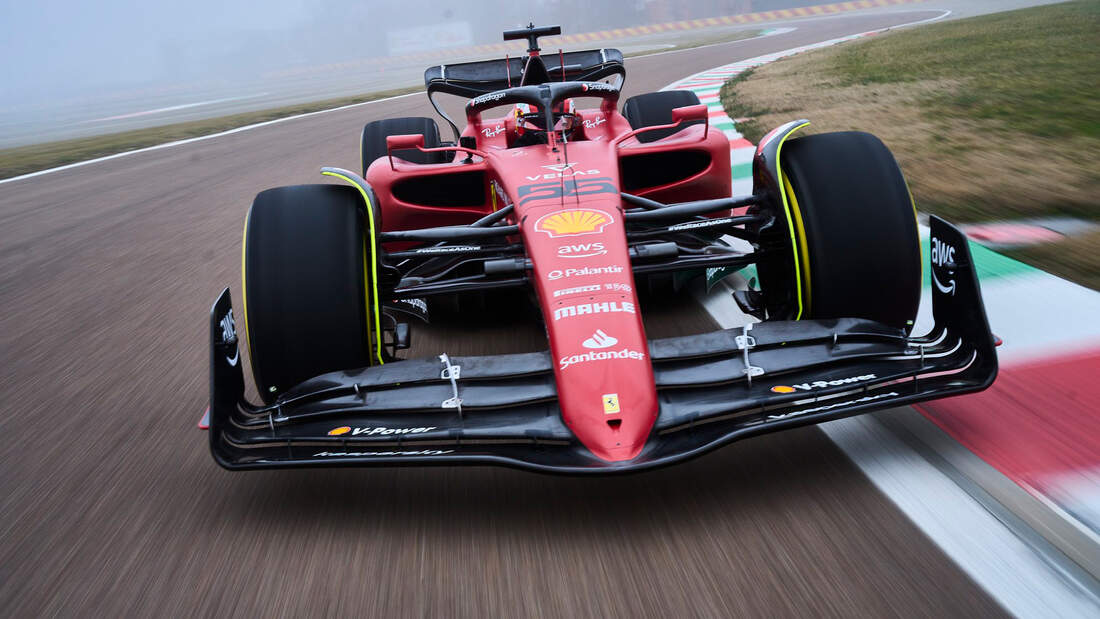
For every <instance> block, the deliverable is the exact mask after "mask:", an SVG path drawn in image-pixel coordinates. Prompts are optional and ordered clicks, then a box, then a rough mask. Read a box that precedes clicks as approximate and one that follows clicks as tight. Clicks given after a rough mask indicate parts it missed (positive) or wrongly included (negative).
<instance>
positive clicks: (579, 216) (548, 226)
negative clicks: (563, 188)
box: [535, 208, 615, 238]
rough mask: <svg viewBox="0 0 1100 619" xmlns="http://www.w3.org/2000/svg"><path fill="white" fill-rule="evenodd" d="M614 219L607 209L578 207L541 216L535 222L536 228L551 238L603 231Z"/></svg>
mask: <svg viewBox="0 0 1100 619" xmlns="http://www.w3.org/2000/svg"><path fill="white" fill-rule="evenodd" d="M614 221H615V220H614V219H613V218H612V217H611V215H610V214H608V213H607V212H606V211H601V210H599V209H593V208H576V209H570V210H567V211H558V212H556V213H549V214H547V215H543V216H542V217H539V219H538V221H536V222H535V230H538V231H539V232H545V233H546V234H548V235H550V237H551V238H555V237H559V236H580V235H582V234H598V233H600V232H603V229H604V226H606V225H607V224H609V223H612V222H614Z"/></svg>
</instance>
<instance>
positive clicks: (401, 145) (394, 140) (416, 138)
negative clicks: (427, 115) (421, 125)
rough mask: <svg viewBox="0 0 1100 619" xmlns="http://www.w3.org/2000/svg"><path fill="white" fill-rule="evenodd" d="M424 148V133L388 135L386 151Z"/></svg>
mask: <svg viewBox="0 0 1100 619" xmlns="http://www.w3.org/2000/svg"><path fill="white" fill-rule="evenodd" d="M416 148H424V135H423V134H420V133H416V134H412V135H388V136H386V151H387V152H389V151H394V150H411V149H416Z"/></svg>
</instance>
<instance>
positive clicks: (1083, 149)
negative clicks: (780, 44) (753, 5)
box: [722, 0, 1100, 289]
mask: <svg viewBox="0 0 1100 619" xmlns="http://www.w3.org/2000/svg"><path fill="white" fill-rule="evenodd" d="M1098 89H1100V1H1097V0H1085V1H1078V2H1070V3H1064V4H1058V5H1052V6H1047V7H1039V8H1033V9H1024V10H1019V11H1012V12H1006V13H999V14H995V15H989V16H983V17H975V18H971V19H965V20H959V21H952V22H946V23H942V24H933V25H930V26H926V27H923V28H919V29H913V30H904V31H898V32H894V33H889V34H885V35H881V36H876V37H872V38H869V39H865V40H861V41H857V42H853V43H848V44H845V45H841V46H837V47H832V48H826V49H823V50H819V51H815V52H812V53H806V54H801V55H798V56H793V57H790V58H787V59H784V60H781V61H779V62H775V63H771V64H769V65H766V66H764V67H761V68H760V69H757V70H755V71H751V72H746V73H742V74H741V75H740V76H738V77H737V78H735V79H734V80H732V81H731V82H730V83H729V84H727V85H726V87H725V88H724V89H723V92H722V99H723V102H724V104H725V107H726V111H727V113H728V114H729V115H730V117H731V118H734V119H737V120H738V123H737V128H738V131H740V132H741V133H743V134H744V135H745V137H747V138H748V139H749V140H752V141H754V142H755V141H757V140H759V138H760V137H761V136H762V135H763V134H764V133H765V132H766V131H767V130H768V129H770V128H772V127H775V126H778V125H779V124H782V123H783V122H786V121H788V120H791V119H795V118H808V119H810V120H812V121H813V125H811V127H809V128H807V129H806V130H804V131H807V132H824V131H849V130H862V131H870V132H872V133H874V134H876V135H878V136H879V137H880V138H882V140H883V141H884V142H886V144H887V145H888V146H889V147H890V149H891V150H892V151H893V152H894V154H895V156H896V157H897V159H898V162H899V163H900V164H901V167H902V169H903V170H904V171H905V174H906V177H907V178H908V179H909V183H910V186H911V188H912V191H913V195H914V198H915V199H916V202H917V206H918V208H919V209H920V210H921V211H924V212H930V213H936V214H939V215H943V216H945V217H947V218H949V219H951V220H954V221H960V222H975V221H989V220H1001V219H1015V218H1024V217H1041V216H1072V217H1078V218H1083V219H1087V220H1091V221H1097V220H1098V219H1100V200H1098V198H1097V195H1098V193H1100V168H1098V166H1097V161H1100V100H1098V99H1097V97H1096V92H1097V91H1098ZM1008 253H1009V254H1010V255H1013V256H1014V257H1016V258H1019V259H1021V260H1024V261H1025V262H1029V263H1031V264H1034V265H1035V266H1038V267H1039V268H1041V269H1043V270H1046V271H1049V272H1051V273H1054V274H1056V275H1059V276H1062V277H1066V278H1068V279H1072V280H1074V281H1076V282H1078V283H1081V284H1084V285H1087V286H1090V287H1092V288H1094V289H1100V230H1093V231H1092V232H1091V233H1088V234H1085V235H1082V236H1076V237H1070V238H1067V239H1065V240H1063V241H1060V242H1055V243H1048V244H1044V245H1038V246H1033V247H1029V248H1026V249H1019V250H1010V251H1009V252H1008Z"/></svg>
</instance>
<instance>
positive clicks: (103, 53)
mask: <svg viewBox="0 0 1100 619" xmlns="http://www.w3.org/2000/svg"><path fill="white" fill-rule="evenodd" d="M0 2H2V4H0V29H2V36H0V54H2V55H3V58H4V63H3V64H2V65H0V80H2V82H0V83H2V84H3V88H0V147H6V146H13V145H17V144H25V143H31V142H38V141H46V140H50V139H59V138H62V137H72V136H78V135H91V134H95V133H103V132H107V131H117V130H122V129H128V128H134V127H137V126H149V125H152V124H158V123H166V122H178V121H180V120H188V119H193V118H197V117H202V116H207V117H209V116H212V115H220V114H222V113H235V112H239V111H245V110H247V109H261V108H266V107H274V106H277V105H284V104H287V103H291V102H301V101H307V100H316V99H323V98H329V97H334V96H343V95H349V94H358V93H362V92H369V91H372V90H381V89H385V88H392V87H401V86H410V85H414V84H415V83H416V82H417V81H418V79H419V75H420V74H421V72H422V70H423V68H424V67H426V66H428V65H430V64H436V63H438V62H440V60H433V59H431V58H430V56H431V55H432V54H433V53H439V52H440V51H442V50H445V49H448V48H455V47H465V46H469V45H478V44H484V43H498V42H500V41H501V32H502V31H503V30H506V29H513V28H519V27H523V26H525V25H526V24H527V23H528V22H529V21H534V22H535V24H536V25H546V24H561V26H562V30H563V33H565V34H570V33H582V32H591V31H596V30H604V29H610V28H623V27H628V26H634V25H641V24H652V23H661V22H667V21H676V20H683V19H694V18H700V17H713V16H720V15H733V14H738V13H745V12H752V11H761V10H770V9H775V8H785V7H792V6H806V5H811V4H817V3H819V2H815V1H813V0H689V1H685V0H518V1H516V0H512V1H500V0H488V1H482V2H470V1H469V0H402V1H399V2H398V1H387V0H366V1H361V2H351V3H349V2H346V1H337V0H268V1H267V2H264V3H262V4H260V3H252V2H249V3H243V2H234V1H232V0H229V1H217V0H189V1H187V2H177V3H164V2H161V3H151V2H139V1H137V0H101V1H99V2H95V3H82V2H72V1H70V2H64V1H57V0H40V1H38V2H16V1H14V0H0ZM618 44H619V42H618V41H610V42H603V43H602V45H604V46H617V45H618ZM599 46H601V43H591V44H589V45H583V46H581V47H599ZM483 55H484V54H482V56H483ZM395 56H396V57H398V60H400V59H407V62H405V63H404V64H402V63H401V62H397V63H394V62H390V61H386V62H382V61H381V59H383V58H387V57H390V58H391V59H392V57H395ZM470 59H473V58H470ZM375 61H377V62H375ZM448 61H453V60H448Z"/></svg>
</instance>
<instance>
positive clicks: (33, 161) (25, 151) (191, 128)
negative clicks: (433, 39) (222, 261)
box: [0, 86, 423, 179]
mask: <svg viewBox="0 0 1100 619" xmlns="http://www.w3.org/2000/svg"><path fill="white" fill-rule="evenodd" d="M419 90H423V87H422V86H415V87H409V88H399V89H394V90H384V91H380V92H372V93H367V94H362V95H355V96H351V97H341V98H338V99H326V100H324V101H314V102H312V103H301V104H297V105H288V106H285V107H280V108H273V109H269V110H259V111H256V112H245V113H242V114H233V115H232V116H222V117H219V118H210V119H205V120H196V121H191V122H185V123H176V124H172V125H163V126H160V127H149V128H146V129H135V130H133V131H123V132H121V133H110V134H107V135H97V136H92V137H86V138H76V139H73V140H62V141H59V142H45V143H43V144H31V145H28V146H18V147H15V148H7V149H3V150H0V179H5V178H11V177H13V176H19V175H20V174H28V173H30V172H37V171H39V170H45V169H48V168H53V167H57V166H62V165H65V164H68V163H75V162H77V161H87V160H88V159H95V158H96V157H105V156H107V155H114V154H116V153H121V152H125V151H129V150H136V149H139V148H145V147H147V146H155V145H157V144H164V143H166V142H173V141H176V140H183V139H187V138H193V137H198V136H202V135H210V134H212V133H218V132H220V131H228V130H230V129H236V128H238V127H244V126H247V125H254V124H256V123H262V122H267V121H269V120H276V119H279V118H285V117H287V116H295V115H298V114H307V113H309V112H318V111H321V110H327V109H331V108H335V107H341V106H344V105H353V104H355V103H365V102H367V101H374V100H375V99H384V98H386V97H394V96H397V95H403V94H408V93H410V92H417V91H419Z"/></svg>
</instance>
